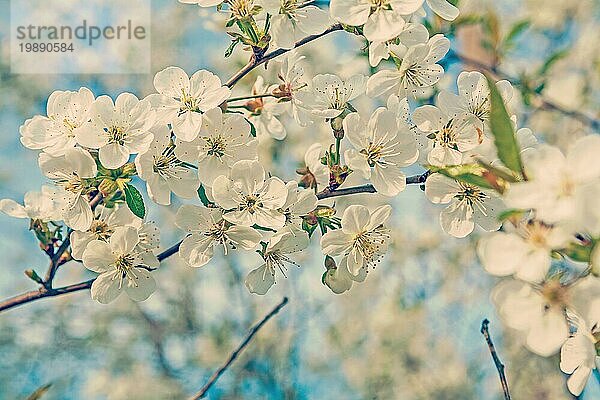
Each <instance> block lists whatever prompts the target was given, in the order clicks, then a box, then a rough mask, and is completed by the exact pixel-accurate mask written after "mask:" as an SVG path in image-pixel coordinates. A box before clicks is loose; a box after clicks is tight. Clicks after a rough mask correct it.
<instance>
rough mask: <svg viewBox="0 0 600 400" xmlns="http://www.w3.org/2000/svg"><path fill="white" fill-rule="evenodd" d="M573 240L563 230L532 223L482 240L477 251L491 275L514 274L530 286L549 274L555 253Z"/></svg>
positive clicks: (493, 234) (527, 222) (523, 224)
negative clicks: (529, 283)
mask: <svg viewBox="0 0 600 400" xmlns="http://www.w3.org/2000/svg"><path fill="white" fill-rule="evenodd" d="M571 240H572V235H570V233H569V232H568V231H565V230H563V229H561V228H560V227H553V226H550V225H546V224H544V223H543V222H540V221H536V220H530V221H526V222H524V223H522V224H521V225H520V226H518V228H517V229H516V231H515V232H495V233H492V234H490V235H487V236H485V237H483V238H482V239H481V240H480V241H479V243H478V247H477V250H478V254H479V259H480V260H481V262H482V264H483V266H484V268H485V270H486V271H487V272H489V273H490V274H492V275H498V276H506V275H512V274H515V276H516V277H517V278H519V279H522V280H525V281H528V282H540V281H542V280H544V278H545V277H546V274H547V273H548V271H549V270H550V263H551V261H552V255H551V252H552V250H555V249H562V248H565V247H566V246H567V245H568V244H569V242H570V241H571ZM508 254H509V255H510V256H509V257H507V255H508Z"/></svg>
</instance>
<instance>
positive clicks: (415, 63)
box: [367, 35, 450, 98]
mask: <svg viewBox="0 0 600 400" xmlns="http://www.w3.org/2000/svg"><path fill="white" fill-rule="evenodd" d="M449 49H450V41H449V40H448V39H447V38H445V37H444V36H443V35H435V36H432V37H431V38H430V39H429V41H428V42H427V43H422V44H417V45H415V46H411V47H409V48H408V50H406V53H405V54H404V55H403V56H402V57H401V59H400V58H398V64H399V65H398V66H397V68H396V69H395V70H388V69H386V70H381V71H379V72H376V73H375V74H374V75H372V76H371V77H370V78H369V80H368V82H367V96H369V97H373V98H374V97H378V96H384V97H385V96H389V95H391V94H395V95H397V96H398V97H401V98H402V97H408V96H412V97H418V96H423V95H424V94H425V93H426V90H427V89H428V88H429V87H431V86H433V85H435V84H436V83H437V82H438V81H439V80H440V78H441V77H442V75H443V74H444V68H442V66H441V65H439V64H436V63H437V62H438V61H439V60H441V59H442V58H443V57H444V56H445V55H446V53H447V52H448V50H449ZM392 56H394V54H392Z"/></svg>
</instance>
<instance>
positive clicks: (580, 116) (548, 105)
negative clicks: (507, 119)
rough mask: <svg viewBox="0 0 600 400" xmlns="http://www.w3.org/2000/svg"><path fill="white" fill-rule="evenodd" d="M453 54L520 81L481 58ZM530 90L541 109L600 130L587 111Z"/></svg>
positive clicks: (501, 77) (496, 74) (480, 66)
mask: <svg viewBox="0 0 600 400" xmlns="http://www.w3.org/2000/svg"><path fill="white" fill-rule="evenodd" d="M453 55H454V57H456V58H457V59H458V60H460V61H461V62H463V63H465V64H469V65H471V66H473V67H475V68H479V69H481V70H483V71H486V72H489V73H491V74H492V75H493V76H494V77H496V78H499V79H506V80H508V81H510V82H512V83H515V82H517V83H518V82H520V79H518V78H515V77H513V76H510V75H508V74H506V73H504V72H502V71H501V70H499V69H498V68H497V67H496V66H493V65H489V64H486V63H484V62H481V61H479V60H476V59H473V58H471V57H468V56H465V55H464V54H460V53H456V52H454V53H453ZM525 89H527V88H525ZM528 91H529V92H531V94H532V95H533V97H534V102H535V103H536V104H535V106H536V108H538V109H541V110H551V111H556V112H559V113H561V114H563V115H566V116H567V117H570V118H573V119H575V120H577V121H579V122H581V123H583V124H585V125H587V126H589V127H590V128H592V129H593V130H595V131H600V120H598V119H596V118H593V117H591V116H589V115H587V114H585V113H582V112H581V111H577V110H568V109H566V108H563V107H562V106H559V105H558V104H556V103H554V102H553V101H551V100H548V99H547V98H545V97H544V96H543V95H541V94H539V93H536V92H534V91H532V90H528Z"/></svg>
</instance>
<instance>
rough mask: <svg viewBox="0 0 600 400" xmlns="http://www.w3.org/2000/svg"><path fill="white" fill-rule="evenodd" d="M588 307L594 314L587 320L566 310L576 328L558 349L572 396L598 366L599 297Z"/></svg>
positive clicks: (578, 391) (599, 364) (579, 389)
mask: <svg viewBox="0 0 600 400" xmlns="http://www.w3.org/2000/svg"><path fill="white" fill-rule="evenodd" d="M590 309H591V310H593V311H595V315H594V314H592V315H591V317H590V318H589V320H588V322H586V320H585V319H584V318H582V317H580V316H579V315H577V314H575V313H572V312H569V311H567V316H568V317H569V319H570V321H571V323H572V324H573V325H574V326H575V329H576V330H575V332H573V333H572V334H571V335H570V337H569V338H568V339H567V340H566V341H565V343H564V344H563V345H562V348H561V349H560V369H561V371H563V372H564V373H566V374H569V375H571V376H570V377H569V379H568V380H567V387H568V388H569V392H571V393H572V394H573V395H574V396H579V395H580V394H581V392H583V389H584V388H585V385H586V383H587V381H588V379H589V377H590V375H591V374H592V371H593V370H594V369H598V367H599V366H600V355H598V353H597V350H596V347H597V346H598V343H599V342H598V340H599V339H598V337H599V336H600V315H599V314H598V310H600V299H596V300H593V302H592V306H591V307H590Z"/></svg>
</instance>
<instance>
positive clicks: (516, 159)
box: [487, 76, 523, 175]
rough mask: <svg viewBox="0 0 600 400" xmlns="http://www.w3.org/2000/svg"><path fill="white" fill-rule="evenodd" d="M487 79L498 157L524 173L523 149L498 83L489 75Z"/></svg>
mask: <svg viewBox="0 0 600 400" xmlns="http://www.w3.org/2000/svg"><path fill="white" fill-rule="evenodd" d="M487 81H488V86H489V88H490V97H491V110H490V126H491V128H492V134H493V135H494V143H495V144H496V148H497V149H498V158H499V159H500V161H502V162H503V163H504V165H506V166H507V167H508V168H509V169H511V170H512V171H514V172H516V173H518V174H521V175H522V174H523V163H522V162H521V150H520V148H519V144H518V142H517V138H516V136H515V130H514V128H513V124H512V121H511V120H510V117H509V115H508V112H507V111H506V107H505V106H504V100H503V99H502V96H501V95H500V92H499V91H498V88H497V87H496V83H495V82H494V81H493V80H492V79H490V77H489V76H488V77H487Z"/></svg>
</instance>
